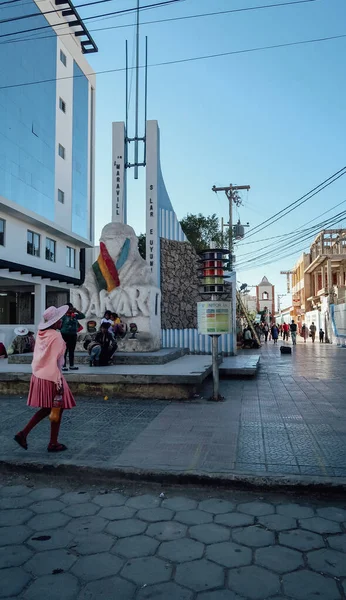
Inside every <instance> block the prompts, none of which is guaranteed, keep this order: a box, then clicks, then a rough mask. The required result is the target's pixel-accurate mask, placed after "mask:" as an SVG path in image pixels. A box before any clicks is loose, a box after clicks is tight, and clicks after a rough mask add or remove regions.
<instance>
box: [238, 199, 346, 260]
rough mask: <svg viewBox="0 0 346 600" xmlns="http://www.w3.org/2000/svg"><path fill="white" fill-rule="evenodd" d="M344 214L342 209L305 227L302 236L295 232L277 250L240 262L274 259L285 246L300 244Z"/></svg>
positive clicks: (345, 212)
mask: <svg viewBox="0 0 346 600" xmlns="http://www.w3.org/2000/svg"><path fill="white" fill-rule="evenodd" d="M345 214H346V211H342V212H340V213H338V214H337V215H333V216H332V217H330V218H329V219H326V220H325V221H322V222H320V223H317V224H316V225H314V226H312V227H310V228H307V229H305V232H304V235H303V236H302V235H301V232H299V233H298V232H297V234H296V235H295V236H294V237H292V238H291V239H289V240H287V241H286V242H285V243H284V244H282V245H281V247H279V248H277V250H276V251H275V252H274V253H273V251H272V250H269V251H267V252H264V253H263V254H260V255H257V258H256V259H254V258H252V259H247V260H245V261H243V262H241V264H242V265H246V264H248V263H253V262H254V261H255V262H256V263H257V262H261V261H262V260H263V259H266V258H269V256H270V257H271V258H272V260H274V259H275V258H276V257H278V256H280V254H281V253H282V251H285V250H286V249H287V248H292V247H293V246H294V245H297V244H300V243H301V242H302V241H303V240H304V239H307V240H308V239H311V236H312V235H313V234H314V233H316V232H318V231H321V229H326V228H328V227H330V224H331V222H334V221H335V219H338V220H340V219H341V218H343V217H344V215H345Z"/></svg>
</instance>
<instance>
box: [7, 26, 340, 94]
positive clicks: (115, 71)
mask: <svg viewBox="0 0 346 600" xmlns="http://www.w3.org/2000/svg"><path fill="white" fill-rule="evenodd" d="M0 37H1V36H0ZM341 38H346V33H344V34H342V35H333V36H328V37H324V38H315V39H312V40H302V41H299V42H288V43H285V44H274V45H272V46H258V47H256V48H247V49H245V50H232V51H230V52H222V53H220V54H209V55H206V56H196V57H191V58H181V59H177V60H169V61H164V62H160V63H152V64H151V65H148V68H149V67H150V68H154V67H165V66H169V65H177V64H182V63H188V62H195V61H199V60H207V59H212V58H220V57H224V56H233V55H235V54H247V53H252V52H260V51H263V50H274V49H277V48H285V47H290V46H298V45H304V44H312V43H318V42H326V41H330V40H336V39H341ZM139 68H140V69H144V65H140V66H139ZM130 69H131V68H130ZM130 69H129V70H130ZM124 71H126V69H125V67H120V68H117V69H106V70H104V71H94V72H92V73H89V74H88V73H86V76H87V77H88V76H92V75H106V74H109V73H121V72H124ZM75 77H84V75H68V76H66V77H54V78H51V79H41V80H40V81H27V82H23V83H15V84H12V85H3V86H0V90H8V89H13V88H17V87H26V86H29V85H40V84H43V83H52V82H55V81H64V80H66V79H74V78H75Z"/></svg>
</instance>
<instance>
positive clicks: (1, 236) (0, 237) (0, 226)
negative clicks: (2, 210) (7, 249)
mask: <svg viewBox="0 0 346 600" xmlns="http://www.w3.org/2000/svg"><path fill="white" fill-rule="evenodd" d="M5 224H6V221H5V219H0V246H4V245H5Z"/></svg>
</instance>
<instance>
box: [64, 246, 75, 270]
mask: <svg viewBox="0 0 346 600" xmlns="http://www.w3.org/2000/svg"><path fill="white" fill-rule="evenodd" d="M66 266H67V267H71V269H74V268H75V266H76V251H75V249H74V248H70V246H66Z"/></svg>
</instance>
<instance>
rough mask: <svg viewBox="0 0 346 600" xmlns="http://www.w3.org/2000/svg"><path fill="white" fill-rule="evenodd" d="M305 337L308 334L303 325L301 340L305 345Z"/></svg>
mask: <svg viewBox="0 0 346 600" xmlns="http://www.w3.org/2000/svg"><path fill="white" fill-rule="evenodd" d="M307 335H308V332H307V329H306V325H305V323H304V324H303V326H302V338H303V339H304V342H305V343H306V338H307Z"/></svg>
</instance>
